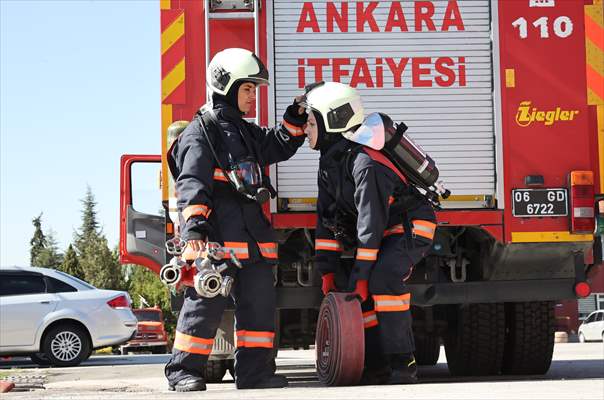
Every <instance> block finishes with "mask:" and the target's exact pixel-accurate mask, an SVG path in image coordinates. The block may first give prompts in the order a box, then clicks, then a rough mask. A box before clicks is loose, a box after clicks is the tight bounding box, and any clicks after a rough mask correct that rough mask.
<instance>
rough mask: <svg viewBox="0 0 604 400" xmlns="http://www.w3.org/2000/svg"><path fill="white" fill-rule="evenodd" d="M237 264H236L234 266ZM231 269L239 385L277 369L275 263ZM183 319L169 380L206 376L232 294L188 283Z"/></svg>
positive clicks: (167, 371)
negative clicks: (206, 291) (209, 294)
mask: <svg viewBox="0 0 604 400" xmlns="http://www.w3.org/2000/svg"><path fill="white" fill-rule="evenodd" d="M231 268H234V267H231ZM231 268H229V270H227V273H228V274H230V275H232V276H234V278H235V284H234V287H233V291H232V293H231V294H232V296H233V299H234V301H235V321H236V323H235V328H236V331H237V349H236V351H235V375H236V383H237V386H238V387H252V386H254V385H255V384H256V383H258V382H259V381H261V380H262V379H264V378H265V377H267V376H271V375H272V374H273V373H274V370H273V368H272V358H273V341H274V336H275V306H276V292H275V287H274V275H273V269H272V266H271V265H270V264H268V263H265V262H259V263H255V264H247V265H244V267H243V269H240V270H236V271H234V270H231ZM184 296H185V299H184V304H183V306H182V309H181V310H180V315H179V317H178V323H177V325H176V335H175V339H174V347H173V350H172V357H171V358H170V361H168V364H167V365H166V367H165V374H166V378H167V379H168V382H169V383H170V384H171V385H175V384H176V383H177V382H179V381H180V380H182V379H184V378H188V377H191V376H194V377H203V371H204V368H205V365H206V362H207V360H208V356H209V355H210V352H211V350H212V346H213V343H214V336H215V335H216V331H217V329H218V326H219V325H220V320H221V318H222V313H223V311H224V309H225V307H226V305H227V298H226V297H223V296H216V297H214V298H205V297H201V296H199V295H198V294H197V292H196V291H195V289H194V288H191V287H189V288H187V289H186V291H185V294H184Z"/></svg>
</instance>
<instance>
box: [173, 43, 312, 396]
mask: <svg viewBox="0 0 604 400" xmlns="http://www.w3.org/2000/svg"><path fill="white" fill-rule="evenodd" d="M206 77H207V86H208V89H209V90H210V91H211V93H212V102H211V105H210V106H209V107H208V106H207V105H206V106H204V107H202V109H201V110H200V111H199V112H198V113H197V115H196V117H195V118H194V119H193V121H192V122H191V123H190V124H189V125H188V126H187V128H186V129H185V130H184V131H183V132H182V133H181V134H180V136H179V137H178V140H177V141H176V142H175V143H174V145H173V147H172V148H171V150H170V152H169V154H168V163H169V166H170V170H171V173H172V176H173V177H174V181H175V186H176V188H175V189H176V193H177V206H178V210H179V215H180V235H181V237H182V239H183V240H185V241H187V247H186V249H185V252H184V254H183V257H184V258H185V259H194V258H196V257H197V256H198V254H199V253H200V252H202V251H203V250H204V248H205V245H206V243H207V242H208V241H211V242H219V243H220V244H221V245H222V246H224V249H225V250H226V256H227V257H230V254H231V253H230V250H232V251H233V253H234V254H235V256H236V257H237V259H238V260H239V261H240V262H241V264H243V268H241V269H237V268H235V267H234V266H233V265H231V267H229V269H228V270H227V271H226V273H227V274H230V275H231V276H233V277H234V278H235V284H234V288H233V291H232V295H233V297H234V301H235V306H236V311H235V318H236V336H237V349H236V351H235V375H236V377H235V383H236V386H237V388H239V389H248V388H273V387H284V386H287V379H285V377H283V376H280V375H275V373H274V367H273V365H274V355H273V354H274V349H273V342H274V336H275V306H276V304H275V303H276V295H275V288H274V277H273V266H274V265H275V264H276V263H277V243H276V238H275V234H274V231H273V229H272V227H271V225H270V223H269V221H268V219H267V218H266V216H265V215H264V213H263V210H262V204H263V203H264V202H266V201H267V200H268V198H269V196H270V193H271V192H274V189H272V186H271V185H270V180H269V178H268V177H267V176H266V175H265V173H264V167H266V166H268V165H270V164H273V163H276V162H279V161H284V160H287V159H288V158H290V157H291V156H293V155H294V154H295V152H296V150H297V149H298V148H299V147H300V146H301V145H302V143H303V142H304V139H305V135H304V132H303V126H304V124H305V123H306V119H307V114H306V112H305V109H304V108H302V107H300V106H299V105H298V104H297V102H296V101H294V102H293V104H292V105H290V106H289V107H288V108H287V110H286V111H285V114H284V116H283V121H282V122H281V123H280V124H278V125H277V126H276V127H275V128H272V129H268V128H261V127H259V126H257V125H255V124H253V123H250V122H248V121H246V120H245V119H244V118H243V116H244V115H245V114H246V113H248V112H249V111H250V109H251V108H252V106H253V105H254V102H255V101H256V87H257V86H258V85H268V83H269V76H268V71H267V70H266V68H265V66H264V64H263V63H262V62H261V61H260V59H258V57H257V56H256V55H255V54H253V53H252V52H250V51H248V50H244V49H237V48H230V49H226V50H223V51H221V52H219V53H217V54H216V55H215V56H214V58H213V59H212V61H211V62H210V64H209V66H208V70H207V71H206ZM226 305H227V298H226V297H223V296H217V297H213V298H204V297H201V296H199V295H198V294H197V292H196V291H195V290H194V288H191V287H189V288H187V289H186V290H185V293H184V304H183V306H182V309H181V311H180V316H179V319H178V324H177V326H176V336H175V339H174V347H173V352H172V357H171V358H170V361H169V362H168V364H167V365H166V368H165V374H166V377H167V379H168V382H169V389H170V390H176V391H199V390H205V389H206V385H205V382H204V379H203V371H204V368H205V364H206V362H207V359H208V356H209V354H210V351H211V349H212V345H213V342H214V336H215V334H216V330H217V328H218V326H219V324H220V320H221V316H222V314H223V310H224V308H225V306H226Z"/></svg>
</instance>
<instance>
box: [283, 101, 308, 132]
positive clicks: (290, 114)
mask: <svg viewBox="0 0 604 400" xmlns="http://www.w3.org/2000/svg"><path fill="white" fill-rule="evenodd" d="M300 108H301V107H300V104H298V102H297V101H295V100H294V102H293V104H291V105H290V106H289V107H287V108H286V109H285V114H283V119H284V120H285V121H287V122H289V123H290V124H292V125H295V126H298V127H300V128H301V127H302V126H304V124H306V120H307V119H308V114H307V113H306V110H304V111H303V112H302V113H300Z"/></svg>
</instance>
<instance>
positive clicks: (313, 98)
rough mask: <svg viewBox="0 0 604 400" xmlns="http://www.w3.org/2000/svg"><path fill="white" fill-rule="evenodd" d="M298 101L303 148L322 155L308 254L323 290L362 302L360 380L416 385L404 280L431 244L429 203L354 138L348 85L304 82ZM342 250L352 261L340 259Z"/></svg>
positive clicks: (353, 103)
mask: <svg viewBox="0 0 604 400" xmlns="http://www.w3.org/2000/svg"><path fill="white" fill-rule="evenodd" d="M304 103H305V106H306V107H307V110H308V114H309V116H308V122H307V124H306V127H305V133H306V135H307V136H308V139H309V145H310V147H311V148H312V149H314V150H318V151H320V152H321V157H320V162H319V176H318V186H319V195H318V200H317V214H318V220H317V226H316V239H315V252H316V267H317V268H318V270H319V271H320V273H321V275H322V281H323V282H322V290H323V293H324V294H327V293H328V292H330V291H333V290H335V291H351V292H354V293H355V294H356V295H357V297H358V298H359V299H360V300H361V308H362V310H363V319H364V326H365V343H366V351H365V352H366V355H365V370H364V374H363V379H362V380H363V382H364V383H367V384H381V383H384V384H385V383H389V384H397V383H415V382H417V367H416V363H415V358H414V355H413V352H414V350H415V347H414V340H413V332H412V330H411V311H410V302H411V296H410V293H409V291H408V288H407V287H406V285H405V281H406V280H407V278H408V277H409V276H410V274H411V272H412V269H413V265H414V264H416V263H418V262H419V261H420V260H421V259H422V258H423V257H424V255H425V253H426V251H427V250H428V249H429V247H430V245H431V242H432V238H433V236H434V231H435V228H436V224H435V221H436V218H435V214H434V211H433V208H432V206H431V204H430V203H429V202H428V201H427V200H426V199H425V198H424V197H423V196H422V195H421V194H420V192H419V191H418V190H417V189H416V188H415V187H414V186H413V185H410V184H408V183H407V181H406V180H405V178H404V175H402V174H401V173H400V172H399V173H397V172H395V171H394V168H396V167H395V166H394V165H393V164H392V163H391V164H390V165H391V166H390V167H388V166H386V165H385V164H387V162H385V163H384V162H380V161H377V160H378V159H380V157H379V154H378V155H376V154H375V153H377V152H375V150H374V151H373V152H372V149H370V148H368V147H366V146H363V145H366V144H368V143H369V142H370V141H371V140H372V137H371V134H369V135H368V134H363V135H361V136H359V135H355V132H361V131H360V130H359V129H360V126H362V124H363V122H364V116H363V113H364V110H363V104H362V102H361V98H360V97H359V95H358V93H357V91H356V90H355V89H353V88H352V87H350V86H348V85H345V84H342V83H336V82H327V83H323V82H319V83H316V84H313V85H310V86H309V87H307V94H306V99H305V100H304ZM363 132H369V133H371V132H370V131H368V130H367V129H363ZM349 139H350V140H349ZM355 142H356V143H355ZM380 154H381V153H380ZM348 250H354V253H355V255H356V256H355V258H354V259H346V258H343V257H341V255H342V252H343V251H348Z"/></svg>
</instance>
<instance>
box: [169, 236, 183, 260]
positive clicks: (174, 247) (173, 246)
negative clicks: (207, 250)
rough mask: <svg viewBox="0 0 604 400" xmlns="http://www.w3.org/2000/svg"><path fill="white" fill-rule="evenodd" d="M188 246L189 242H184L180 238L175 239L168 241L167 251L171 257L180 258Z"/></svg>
mask: <svg viewBox="0 0 604 400" xmlns="http://www.w3.org/2000/svg"><path fill="white" fill-rule="evenodd" d="M186 245H187V242H185V241H184V240H182V239H181V238H179V237H174V238H172V239H170V240H168V241H166V251H167V252H168V254H170V255H173V256H179V255H181V254H182V253H183V251H184V250H185V246H186Z"/></svg>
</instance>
